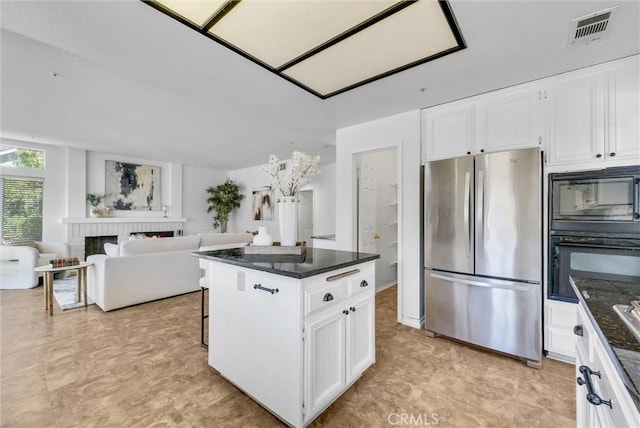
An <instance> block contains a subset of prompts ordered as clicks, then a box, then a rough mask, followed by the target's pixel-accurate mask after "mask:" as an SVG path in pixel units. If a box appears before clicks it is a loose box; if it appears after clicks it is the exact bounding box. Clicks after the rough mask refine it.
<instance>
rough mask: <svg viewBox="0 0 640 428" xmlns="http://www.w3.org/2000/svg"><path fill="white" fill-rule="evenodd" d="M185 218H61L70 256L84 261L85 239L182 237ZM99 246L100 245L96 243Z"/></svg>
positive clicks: (119, 240)
mask: <svg viewBox="0 0 640 428" xmlns="http://www.w3.org/2000/svg"><path fill="white" fill-rule="evenodd" d="M186 221H187V219H185V218H164V217H149V218H129V217H111V218H63V219H62V223H63V224H66V225H67V243H68V244H69V246H70V247H71V255H72V256H74V257H78V258H80V259H82V260H84V259H85V245H86V244H85V238H86V237H111V241H107V242H112V241H113V237H114V236H115V237H117V242H122V241H123V240H126V239H129V236H131V234H132V233H148V232H151V233H156V234H160V233H163V232H167V235H168V234H169V233H173V235H174V236H180V235H182V230H183V229H184V224H185V222H186ZM98 245H100V243H98Z"/></svg>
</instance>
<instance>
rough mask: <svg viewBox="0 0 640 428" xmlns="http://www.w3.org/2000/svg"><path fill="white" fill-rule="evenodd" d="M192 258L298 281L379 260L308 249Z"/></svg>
mask: <svg viewBox="0 0 640 428" xmlns="http://www.w3.org/2000/svg"><path fill="white" fill-rule="evenodd" d="M191 255H192V256H195V257H200V258H203V259H207V260H213V261H216V262H222V263H229V264H232V265H236V266H241V267H244V268H249V269H255V270H260V271H263V272H269V273H274V274H276V275H283V276H288V277H291V278H297V279H302V278H307V277H309V276H313V275H319V274H321V273H325V272H331V271H333V270H336V269H341V268H345V267H349V266H353V265H357V264H360V263H364V262H368V261H371V260H375V259H379V258H380V256H379V255H378V254H369V253H354V252H351V251H337V250H325V249H321V248H307V249H306V254H305V255H304V256H293V255H257V254H247V255H245V254H244V253H243V251H242V248H232V249H228V250H216V251H198V252H194V253H191Z"/></svg>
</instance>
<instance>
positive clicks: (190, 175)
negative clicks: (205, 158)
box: [169, 165, 227, 235]
mask: <svg viewBox="0 0 640 428" xmlns="http://www.w3.org/2000/svg"><path fill="white" fill-rule="evenodd" d="M226 179H227V173H226V171H219V170H215V169H211V168H200V167H195V166H188V165H185V166H184V167H183V169H182V206H183V210H182V215H183V216H184V217H186V218H187V224H186V226H185V228H184V233H185V235H188V234H195V233H198V232H200V231H203V230H211V229H213V213H211V214H209V213H207V208H208V206H209V205H208V204H207V198H208V197H209V195H208V193H207V188H209V187H211V186H214V187H215V186H218V185H219V184H222V183H224V182H225V180H226ZM169 215H171V209H169Z"/></svg>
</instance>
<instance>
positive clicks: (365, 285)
mask: <svg viewBox="0 0 640 428" xmlns="http://www.w3.org/2000/svg"><path fill="white" fill-rule="evenodd" d="M367 286H369V283H368V282H367V281H366V280H364V279H363V280H362V281H360V287H367Z"/></svg>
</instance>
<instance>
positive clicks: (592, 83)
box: [545, 74, 605, 163]
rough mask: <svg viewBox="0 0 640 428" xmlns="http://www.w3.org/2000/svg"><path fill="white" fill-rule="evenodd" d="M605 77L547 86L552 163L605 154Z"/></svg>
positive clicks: (547, 122)
mask: <svg viewBox="0 0 640 428" xmlns="http://www.w3.org/2000/svg"><path fill="white" fill-rule="evenodd" d="M604 88H605V78H604V75H603V74H598V75H595V76H591V75H590V76H586V77H580V78H571V79H567V80H563V81H562V82H558V83H556V84H554V85H552V86H550V87H549V88H548V89H547V91H546V92H547V97H548V99H547V100H546V101H545V102H546V110H545V111H546V128H547V132H548V139H549V156H550V158H549V161H550V163H562V162H584V161H591V160H595V159H599V158H602V157H603V156H604V126H605V120H604V118H605V103H604V95H605V91H604Z"/></svg>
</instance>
